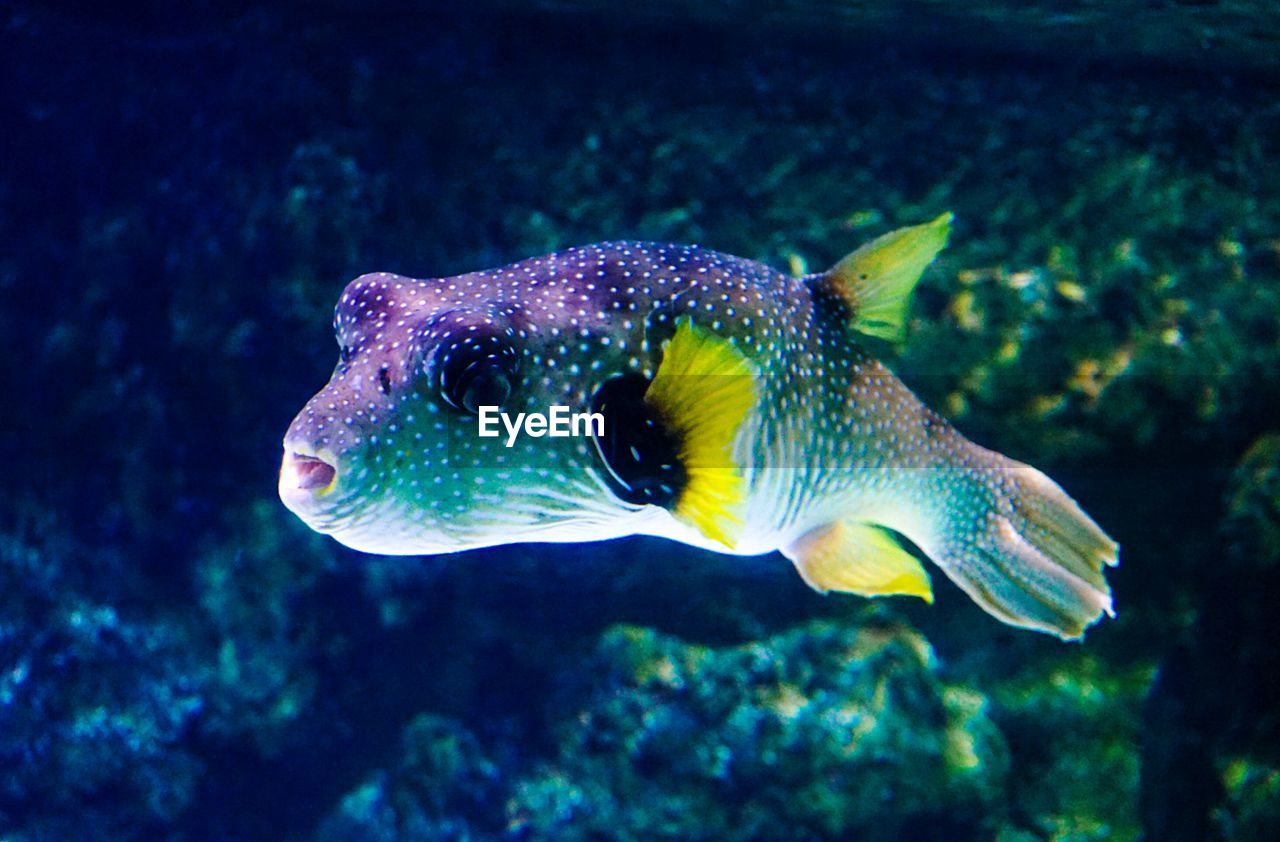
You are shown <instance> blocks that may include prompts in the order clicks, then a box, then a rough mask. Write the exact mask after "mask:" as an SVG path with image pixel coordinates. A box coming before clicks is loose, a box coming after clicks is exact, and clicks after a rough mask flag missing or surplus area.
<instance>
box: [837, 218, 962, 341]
mask: <svg viewBox="0 0 1280 842" xmlns="http://www.w3.org/2000/svg"><path fill="white" fill-rule="evenodd" d="M951 220H952V214H951V212H950V211H948V212H947V213H944V214H942V215H941V216H939V217H938V218H937V219H935V220H933V221H932V222H926V223H924V224H923V225H912V226H910V227H908V228H899V229H897V230H896V231H890V232H889V233H888V234H884V235H882V236H879V237H877V238H875V239H874V240H872V241H871V242H869V243H865V244H864V245H863V246H862V247H861V248H859V249H858V250H857V251H855V252H853V253H852V254H850V255H848V256H847V257H845V258H844V259H843V260H841V261H840V262H839V263H837V264H836V265H835V266H833V267H832V268H831V269H830V270H829V271H828V272H827V273H826V274H825V275H822V276H821V277H822V278H825V279H826V280H827V281H828V282H829V283H830V285H831V288H832V290H833V291H834V292H835V293H836V295H838V296H840V298H841V299H842V300H843V301H844V302H845V303H846V304H847V305H849V309H850V311H851V313H852V316H851V318H850V323H849V324H850V327H852V328H853V329H854V330H856V331H858V332H859V333H864V334H866V335H867V336H874V337H877V338H879V339H888V340H890V341H898V340H900V339H901V338H902V333H903V326H904V325H905V323H906V320H907V311H908V309H909V307H910V304H911V291H912V290H914V289H915V287H916V284H917V283H918V282H919V281H920V275H921V273H923V272H924V269H925V267H926V266H928V265H929V264H930V263H931V262H933V258H934V257H935V256H936V255H937V254H938V252H940V251H942V249H943V248H944V247H945V246H946V245H947V236H948V235H949V234H950V233H951Z"/></svg>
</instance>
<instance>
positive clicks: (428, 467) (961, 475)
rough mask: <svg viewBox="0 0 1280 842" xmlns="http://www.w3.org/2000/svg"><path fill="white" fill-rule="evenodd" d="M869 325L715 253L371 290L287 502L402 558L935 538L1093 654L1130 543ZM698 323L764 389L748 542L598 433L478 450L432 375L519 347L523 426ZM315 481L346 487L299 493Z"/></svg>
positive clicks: (321, 399) (968, 583) (1017, 610)
mask: <svg viewBox="0 0 1280 842" xmlns="http://www.w3.org/2000/svg"><path fill="white" fill-rule="evenodd" d="M849 317H850V304H849V303H848V302H847V300H845V299H843V298H842V297H841V296H840V295H839V294H838V291H837V290H834V289H832V287H831V284H830V282H829V278H827V276H824V275H814V276H809V277H806V278H796V277H792V276H789V275H786V274H783V273H781V272H778V271H776V270H774V269H772V268H771V267H768V266H766V265H764V264H762V263H758V262H755V261H751V260H747V259H743V258H738V257H733V256H730V255H726V254H721V253H718V252H714V251H710V250H707V249H704V248H700V247H697V246H675V245H665V244H655V243H641V242H612V243H603V244H599V245H592V246H586V247H580V248H573V249H568V250H566V251H562V252H557V253H555V254H551V255H547V256H543V257H536V258H531V259H528V260H523V261H520V262H518V263H514V264H511V265H509V266H505V267H502V268H498V269H491V270H486V271H480V272H473V273H469V274H465V275H459V276H456V277H450V278H441V279H430V280H415V279H410V278H406V277H401V276H398V275H393V274H385V273H380V274H370V275H364V276H362V277H360V278H357V279H356V280H354V281H352V282H351V283H350V284H349V285H348V286H347V288H346V290H345V291H344V293H343V295H342V297H341V300H340V302H339V304H338V306H337V310H336V314H335V330H336V333H337V336H338V340H339V345H340V347H341V359H340V361H339V363H338V366H337V368H336V370H335V371H334V373H333V376H332V379H331V380H330V382H329V384H328V385H327V386H325V388H324V389H322V390H321V391H320V392H319V393H318V394H317V395H316V396H315V397H314V398H312V400H311V401H310V402H309V403H308V404H307V405H306V406H305V408H304V409H303V410H302V411H301V412H300V413H299V415H298V416H297V418H296V419H295V420H294V422H293V424H292V426H291V427H290V429H289V432H288V434H287V436H286V438H285V443H284V446H285V466H284V468H283V469H282V471H281V480H280V491H281V496H282V499H283V500H284V502H285V503H286V505H288V506H289V508H291V509H292V510H293V511H294V512H295V513H297V514H298V515H299V516H300V517H301V518H302V519H303V520H304V521H305V522H306V523H308V524H309V525H310V526H312V527H313V528H315V529H317V530H319V531H321V532H326V533H329V534H331V535H332V536H333V537H335V538H336V539H337V540H339V541H341V542H342V543H344V544H347V545H349V546H352V547H354V548H356V549H360V550H364V551H369V552H377V553H388V554H430V553H440V552H453V551H458V550H463V549H469V548H478V547H486V546H493V545H497V544H503V543H510V542H518V541H589V540H600V539H605V538H612V537H618V536H622V535H629V534H653V535H660V536H663V537H667V538H672V539H675V540H680V541H683V542H685V543H689V544H693V545H697V546H702V547H707V548H710V549H715V550H718V551H720V552H733V553H738V554H759V553H765V552H769V551H773V550H779V549H781V550H783V551H784V552H787V551H788V548H790V547H793V546H795V545H797V542H800V541H801V540H802V539H803V538H804V537H805V536H807V535H812V534H814V533H815V530H821V529H822V528H823V526H824V525H826V524H831V523H834V522H838V521H841V520H843V521H847V522H857V523H869V524H876V525H878V526H882V527H885V528H887V529H891V530H894V531H896V532H898V533H901V534H902V535H905V536H906V537H907V538H909V539H911V541H912V542H913V543H915V544H916V545H917V546H918V547H919V548H920V549H921V550H923V551H924V553H925V554H926V555H927V556H928V557H929V558H930V559H931V560H933V561H934V562H935V563H937V564H938V565H939V566H940V567H941V568H942V569H943V570H944V571H946V572H947V573H948V575H950V576H951V578H953V579H954V580H955V581H956V582H957V583H958V584H960V586H961V587H962V588H963V589H964V590H965V591H967V592H968V593H969V594H970V595H971V596H973V597H974V599H975V600H977V601H978V602H979V603H980V604H981V605H982V606H983V607H984V608H986V609H987V610H988V611H990V612H991V613H993V614H995V615H996V616H998V617H1000V618H1001V619H1004V620H1006V621H1008V622H1011V623H1014V624H1016V625H1021V626H1026V627H1030V628H1036V629H1040V630H1043V631H1050V632H1053V633H1055V634H1059V635H1060V636H1063V637H1075V636H1078V635H1079V634H1080V632H1081V631H1082V630H1083V628H1084V627H1085V626H1086V625H1088V624H1089V623H1091V622H1093V620H1095V619H1096V618H1097V617H1098V616H1100V615H1101V614H1102V613H1104V612H1109V611H1110V610H1111V603H1110V594H1109V591H1108V590H1107V587H1106V582H1105V579H1104V578H1103V577H1102V574H1101V572H1100V569H1101V567H1102V566H1103V565H1104V564H1110V563H1114V557H1115V554H1116V547H1115V545H1114V543H1113V542H1111V541H1110V539H1109V538H1107V537H1106V536H1105V534H1103V533H1102V532H1101V530H1100V529H1098V528H1097V526H1096V525H1094V524H1093V522H1092V521H1091V520H1089V519H1088V517H1087V516H1085V515H1084V513H1083V512H1081V511H1080V510H1079V508H1078V507H1077V506H1076V505H1075V504H1074V503H1073V502H1072V501H1071V500H1070V498H1068V497H1067V496H1066V494H1065V493H1064V492H1062V491H1061V489H1059V488H1058V487H1057V486H1056V485H1055V484H1053V483H1052V481H1051V480H1049V479H1048V478H1047V477H1045V476H1044V475H1043V474H1041V473H1039V472H1038V471H1036V470H1035V469H1033V468H1030V467H1029V466H1026V465H1022V464H1021V463H1017V462H1014V461H1012V460H1009V459H1007V458H1005V457H1003V456H1000V455H999V454H996V453H994V452H992V451H988V450H985V449H983V448H980V447H978V446H977V445H974V444H973V443H971V442H969V441H968V440H966V439H965V438H964V437H963V436H961V435H960V434H959V433H958V432H957V431H956V430H955V429H954V428H953V427H952V426H951V425H950V424H948V423H947V422H946V421H945V420H944V419H943V418H941V417H940V416H938V415H937V414H936V413H934V412H933V411H931V410H929V409H928V408H927V407H925V406H924V405H923V404H922V403H921V402H920V401H919V400H918V399H917V398H915V396H914V395H912V393H911V392H910V391H909V390H908V389H907V387H906V386H905V385H904V384H903V383H902V382H901V381H899V380H898V379H897V378H896V377H895V376H894V375H893V374H892V373H890V372H889V371H888V369H886V368H885V367H884V366H883V365H881V364H880V363H879V362H877V361H876V360H875V359H874V358H873V357H872V356H870V355H869V354H868V353H867V351H866V350H865V349H864V347H863V345H862V342H861V340H860V337H859V335H858V334H857V333H855V332H854V331H852V330H850V328H849ZM682 321H688V322H690V323H692V324H694V325H696V326H697V327H698V328H700V329H701V330H703V331H706V332H707V333H709V334H711V335H714V336H716V337H721V338H723V339H724V340H725V341H727V342H729V343H731V344H732V345H733V346H734V347H735V348H736V349H737V350H738V351H739V352H741V354H742V356H743V357H745V358H746V360H747V361H749V363H750V365H751V367H752V368H753V369H754V371H755V372H756V373H757V380H758V391H759V398H758V401H757V402H756V404H755V407H754V409H753V410H752V411H751V413H750V414H749V415H748V416H747V418H746V420H745V421H744V423H743V424H742V425H741V427H740V429H739V431H738V434H737V436H736V438H735V440H734V442H733V446H732V452H733V461H734V463H735V465H736V466H737V469H738V470H739V471H740V472H741V476H742V478H743V483H744V488H745V498H744V501H743V511H742V517H741V524H742V525H741V529H740V530H739V531H738V532H737V533H736V534H735V536H734V540H733V542H732V544H731V545H730V546H726V545H724V544H722V543H720V542H718V541H714V540H710V539H709V538H708V537H707V536H706V535H704V534H702V533H700V532H699V531H698V530H696V529H693V528H691V527H690V526H689V525H688V524H686V523H682V522H679V521H678V520H677V519H676V518H673V517H672V516H671V513H670V512H668V511H666V510H665V509H663V508H661V507H657V506H651V505H650V506H638V505H633V504H628V503H625V502H623V501H621V500H619V499H618V498H617V497H616V496H615V495H614V494H613V493H612V492H611V491H610V488H609V485H608V483H607V482H606V477H605V474H606V468H605V466H604V465H602V463H601V460H600V457H599V455H598V454H597V453H596V452H595V450H594V449H593V447H592V445H591V443H590V441H588V440H586V439H584V438H580V437H569V438H551V437H542V438H532V437H529V436H521V437H519V438H518V439H517V440H516V441H515V444H514V446H512V447H507V446H506V442H505V437H500V438H480V437H478V435H477V423H476V418H475V417H474V416H471V415H468V414H466V413H460V412H458V411H457V410H456V408H455V407H451V406H450V405H449V403H448V401H447V400H445V399H443V398H442V397H441V395H440V393H439V389H438V388H437V386H438V376H436V375H433V374H432V372H439V371H441V370H445V371H447V370H448V368H449V366H450V365H451V364H452V363H451V362H450V360H451V359H453V358H454V357H457V356H458V355H463V356H465V355H472V356H474V355H475V354H477V352H478V349H479V350H480V351H482V352H483V351H485V350H486V349H493V350H494V352H495V353H497V352H498V351H499V350H501V351H502V352H504V353H506V354H508V355H509V356H511V357H512V359H511V360H508V361H506V363H504V364H507V365H510V366H513V367H514V368H515V369H516V370H517V372H518V373H517V375H516V377H515V384H516V385H515V386H514V388H513V390H512V392H511V394H510V395H509V397H508V398H507V399H506V400H505V402H504V404H503V410H504V412H506V413H508V414H510V415H513V416H514V415H515V414H516V413H519V412H527V413H528V412H546V411H547V409H548V407H549V406H551V405H555V404H560V405H567V406H569V407H573V408H574V409H575V410H585V409H586V408H587V407H588V406H590V404H591V401H592V396H593V395H594V394H595V393H596V391H597V390H598V389H599V388H600V386H601V385H602V384H604V383H605V382H606V381H608V380H610V379H611V378H614V377H617V376H619V375H622V374H625V373H636V374H640V375H643V376H644V377H645V378H652V377H653V376H654V374H655V372H657V371H658V369H659V367H660V365H661V363H662V359H663V353H664V348H665V345H666V343H667V342H668V341H669V340H670V339H671V338H672V336H673V335H674V334H675V332H676V329H677V325H678V324H679V323H681V322H682ZM482 355H483V353H482ZM708 411H714V408H709V409H708ZM314 464H321V465H323V466H327V469H328V470H331V471H332V480H331V481H330V482H328V483H326V484H325V485H324V486H323V487H320V488H317V487H299V486H300V485H303V486H305V485H307V483H306V482H305V481H304V482H301V483H300V482H299V476H301V475H302V474H301V473H300V472H305V469H306V468H307V466H309V465H314ZM324 476H325V477H328V476H329V475H328V474H327V473H326V474H325V475H324ZM313 485H314V483H313ZM788 554H789V555H792V557H793V559H794V558H795V556H794V555H793V554H791V553H788ZM802 572H803V568H802ZM807 578H808V577H807Z"/></svg>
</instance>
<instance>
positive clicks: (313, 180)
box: [0, 0, 1280, 842]
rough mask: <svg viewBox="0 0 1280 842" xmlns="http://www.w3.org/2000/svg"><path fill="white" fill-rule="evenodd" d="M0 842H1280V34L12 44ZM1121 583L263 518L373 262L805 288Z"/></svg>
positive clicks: (795, 27)
mask: <svg viewBox="0 0 1280 842" xmlns="http://www.w3.org/2000/svg"><path fill="white" fill-rule="evenodd" d="M0 115H3V119H2V120H0V133H2V139H0V243H2V245H0V350H2V351H3V359H4V364H3V367H2V369H0V385H2V386H3V396H4V397H3V403H2V405H3V411H2V412H0V418H2V420H0V457H2V460H3V462H2V463H3V465H4V471H5V478H4V481H3V482H2V483H0V839H3V840H46V839H53V840H60V839H95V840H97V839H103V840H117V839H162V838H163V839H192V840H195V839H228V840H240V839H245V840H257V839H312V838H315V839H323V840H366V839H369V840H393V839H427V840H430V839H451V840H453V839H456V840H464V839H471V840H490V839H494V840H506V839H513V840H526V839H527V840H542V839H552V840H606V839H679V840H686V839H687V840H700V839H705V840H748V839H750V840H772V839H777V840H803V839H867V840H917V839H919V840H942V839H947V840H951V839H998V840H1001V842H1024V841H1025V842H1031V840H1041V839H1053V840H1101V839H1117V840H1133V839H1140V838H1142V839H1149V840H1204V839H1241V840H1270V839H1276V838H1280V687H1278V682H1280V651H1278V650H1277V641H1280V587H1278V584H1280V509H1278V507H1280V420H1278V418H1277V415H1278V410H1280V11H1278V10H1277V9H1276V7H1275V4H1274V3H1270V2H1247V0H1221V1H1220V2H1214V0H1195V1H1194V2H1190V1H1188V2H1174V1H1173V0H1156V1H1155V2H1130V0H1118V2H1114V3H1078V4H1076V3H1072V4H1063V3H1052V2H1042V0H1036V2H1031V3H1025V4H1024V3H1011V2H1009V3H1001V2H985V3H975V4H961V3H948V2H925V1H924V0H922V1H921V2H914V3H910V4H899V3H889V2H872V1H871V0H866V2H853V0H844V1H842V2H837V0H790V1H789V2H785V3H781V2H775V3H768V2H764V1H763V0H741V2H731V1H730V0H717V2H704V3H699V2H696V0H661V1H660V2H650V3H643V4H627V5H623V4H613V3H608V2H603V0H596V2H592V0H565V1H564V2H540V3H520V2H514V0H511V1H510V2H496V0H484V1H483V2H471V3H464V2H454V3H427V2H421V3H410V2H371V3H365V4H350V5H348V4H341V3H336V2H312V3H307V4H280V5H277V6H274V7H270V8H251V7H250V6H249V5H248V4H238V3H216V2H197V3H192V4H159V3H151V4H119V5H116V4H84V5H74V4H16V5H11V4H6V5H4V6H3V7H0ZM948 209H949V210H953V211H954V212H955V213H956V219H957V221H956V224H955V228H954V231H953V234H952V238H951V246H950V247H949V248H948V249H947V250H946V251H944V252H943V253H942V255H941V256H940V258H939V260H938V261H937V263H936V264H935V265H934V266H933V267H932V268H931V269H930V270H929V271H928V272H927V273H926V275H925V278H924V281H923V283H922V286H921V288H920V290H919V291H918V293H917V296H916V302H915V309H914V314H913V317H912V321H911V324H910V331H909V341H908V342H907V344H906V345H905V346H904V347H903V348H902V349H901V350H900V352H899V353H898V354H896V355H895V356H891V357H889V358H888V359H887V360H886V361H887V362H888V363H889V364H890V366H891V367H892V368H894V370H895V371H896V372H897V373H898V374H899V375H900V376H902V377H903V379H904V380H906V381H907V383H908V384H909V385H910V386H911V387H912V388H913V389H914V390H915V391H916V392H917V394H919V395H920V396H921V397H922V398H923V399H924V400H925V401H926V402H927V403H929V404H930V405H932V406H934V407H935V408H937V409H939V410H940V411H942V412H943V413H944V414H945V415H947V416H948V417H949V418H951V419H952V420H953V421H955V423H956V424H957V426H958V427H959V428H960V429H961V430H962V431H963V432H965V433H966V434H967V435H968V436H969V437H971V438H973V439H974V440H975V441H977V442H979V443H981V444H983V445H986V446H988V447H992V448H995V449H998V450H1000V451H1003V452H1005V453H1007V454H1009V455H1010V456H1013V457H1015V458H1018V459H1021V460H1024V461H1028V462H1031V463H1033V464H1035V465H1036V466H1037V467H1039V468H1041V469H1043V470H1045V471H1046V472H1047V473H1049V474H1050V475H1052V476H1053V477H1054V478H1055V479H1056V480H1058V481H1059V482H1060V483H1061V484H1062V485H1063V486H1064V488H1066V490H1067V491H1068V492H1070V493H1071V494H1072V495H1073V496H1074V497H1075V498H1076V499H1077V500H1079V501H1080V503H1081V504H1082V506H1083V507H1084V508H1085V509H1086V510H1087V511H1089V512H1090V514H1091V515H1092V516H1093V517H1094V518H1095V519H1096V520H1097V521H1098V522H1099V523H1100V524H1101V525H1102V526H1103V527H1104V528H1105V529H1106V530H1107V531H1108V532H1109V533H1110V534H1111V535H1112V536H1113V537H1115V538H1116V539H1117V540H1118V541H1119V542H1120V544H1121V546H1122V551H1121V560H1122V563H1121V566H1120V567H1119V568H1118V569H1117V570H1114V571H1111V572H1110V575H1109V579H1110V581H1111V583H1112V585H1113V587H1114V591H1115V597H1116V607H1117V612H1118V615H1117V617H1116V618H1115V619H1114V620H1106V621H1104V622H1102V623H1101V624H1099V625H1098V626H1095V627H1094V628H1092V629H1091V630H1090V631H1089V633H1088V635H1087V637H1086V639H1085V641H1084V643H1083V644H1064V643H1061V642H1059V641H1057V640H1055V639H1053V638H1051V637H1049V636H1046V635H1038V634H1033V633H1029V632H1025V631H1019V630H1016V629H1012V628H1009V627H1006V626H1004V625H1002V624H1000V623H998V622H997V621H995V620H993V619H992V618H990V617H988V616H987V615H985V614H984V613H983V612H982V611H981V610H980V609H979V608H978V607H976V606H975V605H974V604H973V603H972V602H971V601H970V600H968V599H967V598H965V597H964V596H963V594H961V593H960V591H958V590H957V589H956V588H954V587H953V586H951V585H950V584H949V583H947V584H944V581H945V580H943V579H942V578H941V577H938V578H937V579H935V585H936V587H937V601H936V604H935V605H933V606H926V605H924V604H922V603H920V602H919V601H912V600H909V599H887V600H880V601H867V600H861V599H858V598H855V597H845V596H830V597H822V596H819V595H817V594H815V593H813V592H812V591H810V590H809V589H808V588H807V587H806V586H805V585H804V584H803V582H802V581H801V580H800V578H799V577H798V576H797V575H796V574H795V572H794V571H793V570H792V569H791V565H790V564H789V563H787V562H786V560H785V559H783V558H782V557H781V556H777V555H774V556H769V557H762V558H749V559H743V558H732V557H726V556H718V555H715V554H710V553H704V552H699V551H696V550H693V549H690V548H687V547H684V546H680V545H677V544H672V543H664V542H661V541H657V540H649V539H628V540H623V541H618V542H613V543H608V544H596V545H580V546H550V545H528V546H517V547H508V548H501V549H494V550H486V551H478V552H472V553H467V554H460V555H456V556H451V557H434V558H380V557H374V556H364V555H361V554H359V553H355V552H352V551H349V550H346V549H345V548H343V547H341V546H340V545H338V544H337V543H335V542H333V541H330V540H328V539H326V538H324V537H322V536H319V535H316V534H313V533H311V532H310V531H309V530H308V529H307V528H306V527H305V526H304V525H303V524H302V523H301V522H299V521H298V520H297V519H296V518H295V517H293V516H292V515H291V514H290V513H289V512H288V511H286V510H285V509H284V507H283V506H282V505H281V504H280V503H279V501H278V499H277V497H276V471H277V468H278V465H279V458H280V440H281V436H282V435H283V433H284V430H285V429H286V427H287V425H288V423H289V421H290V419H291V418H292V416H293V414H294V412H296V411H297V409H298V408H299V407H300V406H302V404H303V402H304V401H305V400H306V399H307V398H308V397H310V395H311V394H313V393H314V392H315V390H316V389H317V388H319V386H321V385H322V384H323V382H324V380H325V378H326V377H327V375H328V373H329V371H330V370H331V368H332V366H333V363H334V360H335V359H336V347H335V345H334V340H333V337H332V333H331V323H330V322H331V314H332V308H333V305H334V303H335V302H336V300H337V297H338V294H339V293H340V292H341V290H342V287H343V285H344V284H345V283H346V282H347V281H348V280H349V279H351V278H353V277H355V276H356V275H358V274H361V273H363V272H368V271H374V270H387V271H395V272H399V273H402V274H406V275H411V276H415V277H430V276H442V275H450V274H456V273H460V272H464V271H470V270H474V269H480V268H487V267H491V266H496V265H500V264H503V263H507V262H510V261H513V260H516V259H519V258H522V257H526V256H530V255H534V254H539V253H543V252H547V251H551V250H555V249H557V248H561V247H564V246H568V245H573V244H581V243H589V242H594V241H600V240H606V239H610V238H637V239H651V240H662V241H673V242H681V243H683V242H696V243H700V244H703V245H706V246H709V247H712V248H716V249H719V250H722V251H727V252H730V253H734V254H739V255H742V256H745V257H751V258H755V259H759V260H763V261H766V262H768V263H770V264H772V265H774V266H777V267H780V268H783V269H788V268H789V269H791V270H793V271H801V270H804V269H805V268H806V267H807V268H808V269H809V270H816V269H821V268H824V267H826V266H828V265H830V264H831V263H833V262H834V261H835V260H836V259H837V258H839V257H840V256H841V255H843V254H844V253H846V252H847V251H848V250H850V249H851V248H853V247H854V246H856V245H857V244H858V243H860V242H863V241H865V240H867V239H870V238H871V237H872V236H874V235H877V234H880V233H882V232H884V231H886V230H889V229H890V228H893V227H895V226H898V225H906V224H911V223H916V222H921V221H924V220H926V219H931V218H933V217H934V216H936V215H937V214H939V213H941V212H942V211H944V210H948Z"/></svg>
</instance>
